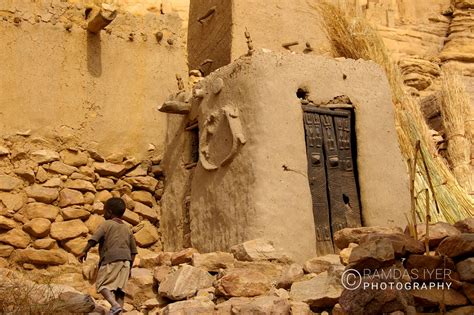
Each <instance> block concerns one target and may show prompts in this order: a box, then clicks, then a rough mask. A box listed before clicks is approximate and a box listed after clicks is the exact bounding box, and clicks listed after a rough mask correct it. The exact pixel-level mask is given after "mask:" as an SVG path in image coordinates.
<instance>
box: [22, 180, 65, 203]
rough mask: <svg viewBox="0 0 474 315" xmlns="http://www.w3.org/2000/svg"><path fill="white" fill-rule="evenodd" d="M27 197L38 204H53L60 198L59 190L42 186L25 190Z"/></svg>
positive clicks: (34, 186)
mask: <svg viewBox="0 0 474 315" xmlns="http://www.w3.org/2000/svg"><path fill="white" fill-rule="evenodd" d="M25 192H26V195H27V196H28V197H30V198H33V199H34V200H36V201H38V202H44V203H52V202H53V201H55V200H56V199H57V198H58V196H59V193H58V190H57V189H55V188H48V187H43V186H41V185H37V184H35V185H33V186H29V187H26V188H25Z"/></svg>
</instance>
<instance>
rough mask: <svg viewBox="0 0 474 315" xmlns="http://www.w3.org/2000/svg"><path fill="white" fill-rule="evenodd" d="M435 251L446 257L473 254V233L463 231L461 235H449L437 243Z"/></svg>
mask: <svg viewBox="0 0 474 315" xmlns="http://www.w3.org/2000/svg"><path fill="white" fill-rule="evenodd" d="M436 251H437V252H438V253H439V254H440V255H446V256H448V257H459V256H473V255H474V234H472V233H463V234H461V235H456V236H449V237H447V238H445V239H444V240H443V241H442V242H441V243H440V244H439V246H438V248H437V249H436Z"/></svg>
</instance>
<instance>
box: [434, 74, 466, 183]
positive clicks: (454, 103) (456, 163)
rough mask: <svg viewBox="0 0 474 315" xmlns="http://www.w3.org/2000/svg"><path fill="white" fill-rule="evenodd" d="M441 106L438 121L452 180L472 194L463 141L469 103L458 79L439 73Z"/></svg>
mask: <svg viewBox="0 0 474 315" xmlns="http://www.w3.org/2000/svg"><path fill="white" fill-rule="evenodd" d="M441 84H442V91H441V92H442V95H443V106H441V117H442V119H443V125H444V128H445V130H446V136H447V139H448V158H449V161H450V163H451V166H452V169H453V172H454V176H455V177H456V179H457V180H458V182H459V184H460V185H461V186H462V187H464V188H465V189H466V190H467V191H468V192H470V191H472V190H473V186H472V184H473V183H472V182H471V166H470V155H471V145H470V141H469V140H468V138H467V132H466V124H465V120H466V117H469V116H470V111H471V110H470V100H469V96H468V95H467V93H466V90H465V88H464V84H463V82H462V81H461V78H460V77H459V75H457V74H456V73H454V72H452V71H449V70H443V73H442V80H441Z"/></svg>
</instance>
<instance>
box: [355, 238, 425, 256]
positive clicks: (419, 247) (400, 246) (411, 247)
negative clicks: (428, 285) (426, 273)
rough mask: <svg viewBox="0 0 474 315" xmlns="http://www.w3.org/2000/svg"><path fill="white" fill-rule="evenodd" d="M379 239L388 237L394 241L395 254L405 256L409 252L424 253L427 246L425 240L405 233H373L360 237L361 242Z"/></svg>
mask: <svg viewBox="0 0 474 315" xmlns="http://www.w3.org/2000/svg"><path fill="white" fill-rule="evenodd" d="M378 239H386V240H389V241H390V242H391V243H392V246H393V250H394V251H395V256H397V257H403V256H406V255H407V254H423V253H424V251H425V247H424V244H423V242H421V241H419V240H415V239H414V238H412V237H410V236H408V235H406V234H403V233H392V234H380V233H371V234H367V235H365V236H363V237H362V238H361V239H360V244H363V243H366V242H373V241H375V240H378Z"/></svg>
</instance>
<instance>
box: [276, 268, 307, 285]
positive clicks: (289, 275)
mask: <svg viewBox="0 0 474 315" xmlns="http://www.w3.org/2000/svg"><path fill="white" fill-rule="evenodd" d="M303 275H304V272H303V268H302V267H301V266H300V265H299V264H291V265H286V266H284V267H283V271H282V273H281V276H280V278H279V279H278V281H277V287H278V288H284V289H289V288H290V287H291V285H292V284H293V283H294V282H296V281H297V280H299V279H301V278H302V277H303Z"/></svg>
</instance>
